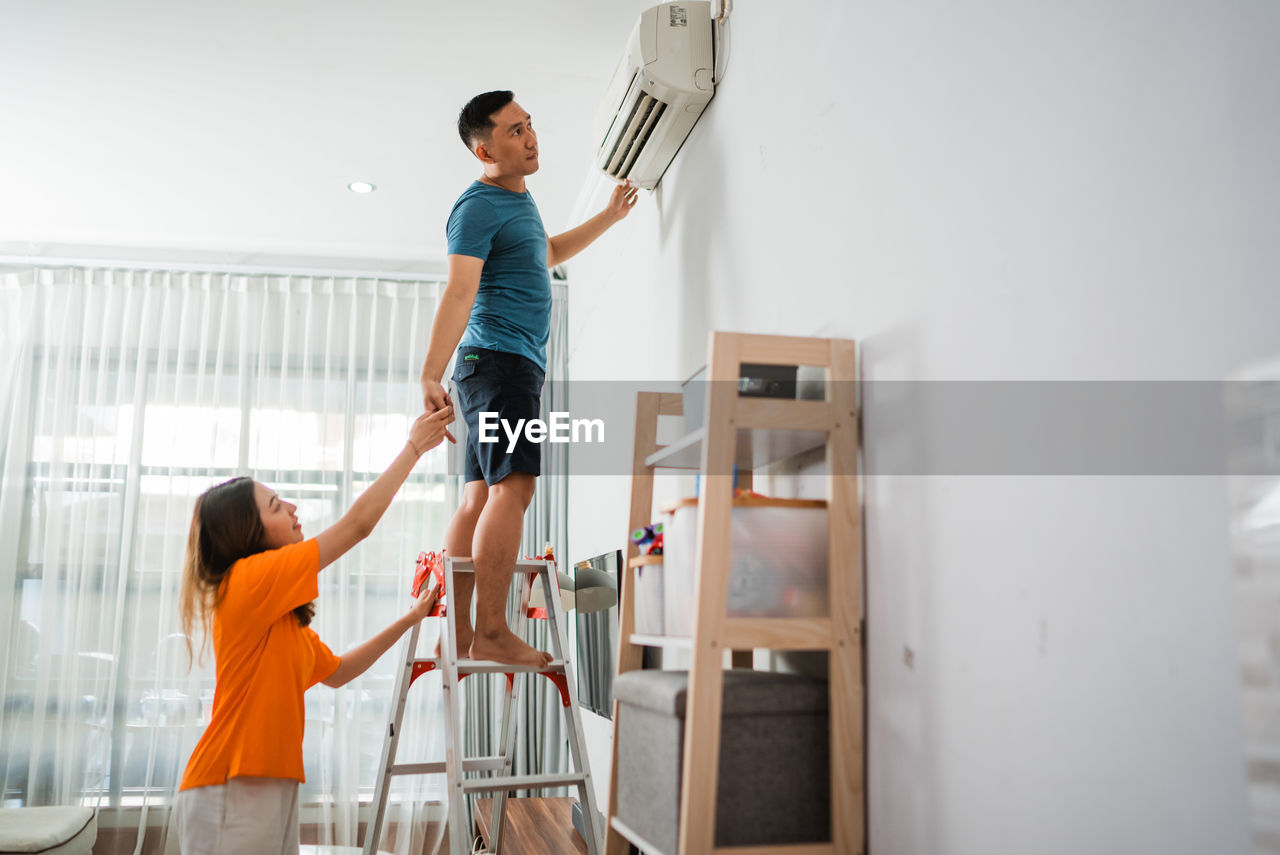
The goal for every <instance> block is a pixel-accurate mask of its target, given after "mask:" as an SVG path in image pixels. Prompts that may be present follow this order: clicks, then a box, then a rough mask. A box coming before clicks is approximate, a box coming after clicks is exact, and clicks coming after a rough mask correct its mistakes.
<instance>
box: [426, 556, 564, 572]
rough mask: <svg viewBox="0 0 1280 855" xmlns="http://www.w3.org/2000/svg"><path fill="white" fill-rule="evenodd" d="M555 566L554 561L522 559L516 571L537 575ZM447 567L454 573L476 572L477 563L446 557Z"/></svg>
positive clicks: (467, 559)
mask: <svg viewBox="0 0 1280 855" xmlns="http://www.w3.org/2000/svg"><path fill="white" fill-rule="evenodd" d="M554 564H555V562H554V561H547V560H545V559H542V558H521V559H520V560H519V561H517V562H516V569H517V570H523V571H524V572H526V573H536V572H538V571H539V570H542V569H543V568H545V567H547V566H548V565H554ZM445 565H446V567H447V569H449V570H452V571H453V572H454V573H474V572H476V565H475V562H474V561H472V560H471V559H470V558H467V557H465V556H456V557H453V558H450V557H448V556H446V557H445Z"/></svg>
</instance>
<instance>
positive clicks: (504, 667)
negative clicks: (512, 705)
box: [413, 659, 565, 675]
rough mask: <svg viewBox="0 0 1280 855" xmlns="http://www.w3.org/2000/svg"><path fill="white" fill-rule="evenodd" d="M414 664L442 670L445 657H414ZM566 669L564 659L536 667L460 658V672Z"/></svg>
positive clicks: (536, 671)
mask: <svg viewBox="0 0 1280 855" xmlns="http://www.w3.org/2000/svg"><path fill="white" fill-rule="evenodd" d="M413 664H414V665H432V666H434V667H433V668H431V669H428V670H436V671H438V670H441V669H442V668H443V667H444V660H443V659H414V660H413ZM564 670H565V662H564V660H563V659H552V660H551V664H550V665H547V666H546V667H545V668H535V667H533V666H532V665H508V664H506V663H505V662H492V661H490V660H488V659H459V660H458V674H459V675H462V674H517V673H519V674H533V673H537V674H542V673H545V672H550V673H552V674H563V673H564Z"/></svg>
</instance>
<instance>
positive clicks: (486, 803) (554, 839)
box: [475, 798, 587, 855]
mask: <svg viewBox="0 0 1280 855" xmlns="http://www.w3.org/2000/svg"><path fill="white" fill-rule="evenodd" d="M575 801H576V799H572V798H561V799H507V826H506V828H505V829H504V830H503V832H502V855H577V853H582V855H586V852H587V843H586V841H585V840H583V839H582V835H580V834H578V831H577V829H575V828H574V827H573V803H574V802H575ZM492 809H493V801H492V799H476V811H475V813H476V826H477V829H478V831H479V833H480V835H481V836H482V837H483V838H484V842H485V845H486V846H487V845H488V843H489V815H490V813H491V812H492Z"/></svg>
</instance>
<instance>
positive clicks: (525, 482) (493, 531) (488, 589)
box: [471, 472, 551, 667]
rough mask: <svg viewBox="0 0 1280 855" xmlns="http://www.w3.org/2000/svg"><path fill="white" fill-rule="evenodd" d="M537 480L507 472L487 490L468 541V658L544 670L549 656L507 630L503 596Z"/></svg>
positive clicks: (505, 592)
mask: <svg viewBox="0 0 1280 855" xmlns="http://www.w3.org/2000/svg"><path fill="white" fill-rule="evenodd" d="M536 483H537V476H536V475H532V474H530V473H528V472H512V473H511V474H510V475H508V476H507V477H505V478H503V479H502V480H501V481H499V482H498V483H496V484H493V485H491V486H490V487H489V498H488V500H487V501H486V502H485V505H484V510H482V511H481V513H480V520H479V522H478V523H477V524H476V527H475V534H474V536H473V537H472V539H471V543H472V547H473V552H472V558H474V559H475V563H476V626H475V635H474V637H473V640H472V642H471V658H472V659H489V660H493V661H495V662H505V663H508V664H513V665H532V666H535V667H542V666H545V665H546V664H547V663H549V662H550V661H551V656H550V654H547V653H543V652H542V651H540V650H535V649H534V648H532V647H530V646H529V645H528V644H525V642H524V641H523V640H522V639H521V638H519V637H518V636H517V635H516V634H515V633H513V632H512V631H511V629H510V627H508V626H507V591H508V590H509V589H510V587H511V576H512V574H513V573H514V572H515V564H516V558H517V556H518V554H519V551H520V535H521V530H522V529H523V527H524V512H525V510H526V509H527V508H528V507H529V502H531V501H532V500H533V490H534V486H535V484H536Z"/></svg>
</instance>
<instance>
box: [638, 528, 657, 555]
mask: <svg viewBox="0 0 1280 855" xmlns="http://www.w3.org/2000/svg"><path fill="white" fill-rule="evenodd" d="M631 542H632V543H634V544H635V545H636V546H638V547H640V549H641V551H642V552H643V554H645V555H661V554H662V523H660V522H656V523H652V524H650V525H647V526H645V527H644V528H638V529H636V530H635V531H633V532H631Z"/></svg>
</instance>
